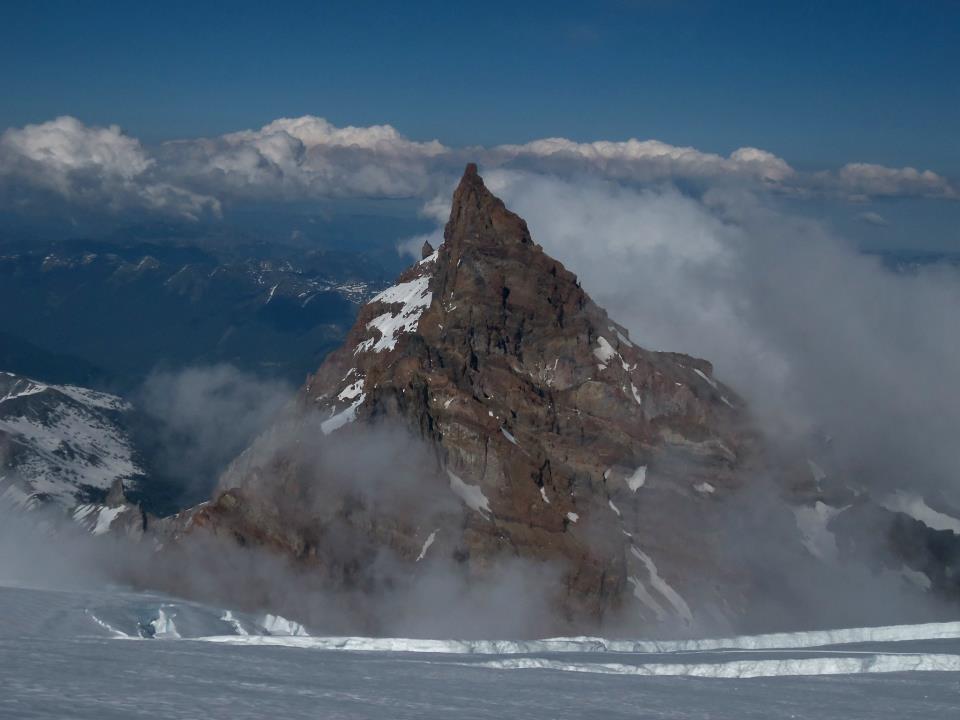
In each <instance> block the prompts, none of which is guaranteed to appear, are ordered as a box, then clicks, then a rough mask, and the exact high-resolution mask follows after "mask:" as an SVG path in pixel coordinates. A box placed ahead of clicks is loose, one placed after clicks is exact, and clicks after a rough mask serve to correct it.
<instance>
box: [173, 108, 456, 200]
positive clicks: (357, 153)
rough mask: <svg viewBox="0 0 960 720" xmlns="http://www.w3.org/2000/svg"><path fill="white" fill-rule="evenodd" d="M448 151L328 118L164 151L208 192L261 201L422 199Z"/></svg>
mask: <svg viewBox="0 0 960 720" xmlns="http://www.w3.org/2000/svg"><path fill="white" fill-rule="evenodd" d="M449 153H450V150H449V149H448V148H446V147H444V146H443V145H441V144H440V143H439V142H437V141H436V140H432V141H430V142H424V143H421V142H415V141H412V140H409V139H407V138H405V137H403V136H402V135H401V134H400V133H398V132H397V131H396V129H394V128H393V127H391V126H390V125H374V126H371V127H352V126H351V127H343V128H338V127H336V126H334V125H332V124H331V123H329V122H328V121H326V120H325V119H323V118H319V117H313V116H309V115H308V116H304V117H300V118H281V119H279V120H275V121H273V122H271V123H269V124H268V125H265V126H264V127H262V128H260V129H259V130H244V131H241V132H235V133H230V134H228V135H223V136H222V137H219V138H214V139H204V140H186V141H178V142H173V143H167V144H166V145H164V146H163V147H162V148H161V149H160V151H159V156H160V157H161V158H162V159H163V161H164V163H165V164H166V165H168V166H169V169H170V171H171V172H173V173H177V174H180V175H182V176H183V178H184V181H185V182H193V183H196V184H199V186H200V187H202V188H203V190H204V191H208V192H218V191H219V192H226V193H232V194H237V195H241V196H244V197H247V196H255V197H258V198H264V199H281V200H282V199H287V200H295V199H311V198H317V197H355V196H364V197H410V196H422V195H423V194H424V193H426V192H429V191H430V190H431V189H432V188H433V187H434V184H433V183H434V179H433V175H434V172H435V168H434V163H433V161H434V160H437V159H440V158H442V157H443V156H445V155H447V154H449Z"/></svg>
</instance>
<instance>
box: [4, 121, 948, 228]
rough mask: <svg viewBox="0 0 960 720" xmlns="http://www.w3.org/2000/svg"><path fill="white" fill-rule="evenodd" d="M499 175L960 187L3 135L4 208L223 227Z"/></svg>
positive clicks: (429, 145)
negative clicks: (294, 207) (273, 206)
mask: <svg viewBox="0 0 960 720" xmlns="http://www.w3.org/2000/svg"><path fill="white" fill-rule="evenodd" d="M467 159H470V160H477V161H479V162H480V163H481V164H483V165H485V166H486V167H488V168H495V167H499V168H503V169H515V170H526V171H531V172H541V173H554V174H562V175H566V176H570V175H574V174H577V175H587V176H591V177H597V178H602V179H608V180H616V181H618V182H621V183H625V184H631V185H637V186H640V185H644V184H650V183H674V184H679V185H690V186H692V187H695V188H697V189H698V191H700V192H702V191H705V190H706V189H707V188H708V187H711V186H714V185H716V184H718V183H719V184H723V185H732V186H736V187H743V188H747V189H751V190H754V191H757V190H763V191H768V192H773V193H782V194H785V195H789V196H793V197H799V198H803V197H827V198H831V199H839V200H842V201H848V202H862V201H868V200H870V199H873V198H890V197H924V198H938V199H947V200H955V199H957V198H958V191H957V188H956V186H955V185H954V184H953V183H951V181H950V180H949V179H947V178H945V177H943V176H941V175H938V174H937V173H934V172H932V171H930V170H918V169H915V168H911V167H905V168H890V167H884V166H881V165H875V164H870V163H863V162H854V163H848V164H846V165H844V166H843V167H841V168H839V169H838V170H823V171H817V172H801V171H798V170H796V169H794V168H793V167H791V166H790V165H789V164H788V163H787V162H786V160H784V159H783V158H780V157H777V156H776V155H774V154H773V153H770V152H768V151H765V150H762V149H759V148H753V147H744V148H740V149H738V150H735V151H734V152H732V153H730V154H729V155H727V156H722V155H718V154H715V153H710V152H705V151H702V150H699V149H697V148H693V147H679V146H675V145H670V144H668V143H665V142H661V141H658V140H637V139H629V140H626V141H623V142H611V141H596V142H587V143H580V142H575V141H572V140H569V139H565V138H545V139H540V140H535V141H532V142H528V143H525V144H519V145H509V144H508V145H500V146H495V147H488V148H484V147H473V148H452V147H448V146H446V145H444V144H442V143H441V142H439V141H438V140H431V141H428V142H419V141H415V140H411V139H409V138H407V137H405V136H403V135H402V134H401V133H400V132H398V131H397V130H396V129H395V128H393V127H392V126H390V125H372V126H368V127H352V126H348V127H337V126H335V125H333V124H332V123H330V122H328V121H327V120H325V119H324V118H320V117H315V116H310V115H307V116H303V117H299V118H281V119H278V120H274V121H273V122H271V123H268V124H267V125H264V126H263V127H262V128H260V129H256V130H242V131H239V132H234V133H229V134H225V135H221V136H218V137H213V138H194V139H183V140H176V141H171V142H166V143H162V144H160V145H158V146H154V147H147V146H145V145H143V144H142V143H141V142H140V141H139V140H137V139H136V138H134V137H131V136H130V135H127V134H125V133H124V132H123V131H122V130H121V129H120V128H118V127H117V126H114V125H111V126H109V127H92V126H87V125H84V124H83V123H82V122H80V121H79V120H77V119H76V118H72V117H66V116H65V117H60V118H56V119H55V120H51V121H49V122H44V123H39V124H34V125H26V126H24V127H22V128H10V129H8V130H6V131H5V132H4V133H3V134H2V135H0V209H3V210H8V211H29V210H30V209H37V208H49V204H50V201H51V199H53V200H56V201H59V202H62V203H64V204H65V205H66V207H67V208H68V209H69V208H81V209H86V210H90V211H97V212H103V213H107V214H121V213H124V212H140V213H143V212H147V213H155V214H158V215H164V216H175V217H182V218H188V219H197V218H201V217H217V216H219V214H220V213H221V209H222V208H223V207H224V206H228V205H230V204H242V203H248V202H251V201H255V202H279V203H282V202H295V201H296V202H300V201H310V200H318V199H324V198H354V197H364V198H410V197H413V198H422V199H425V198H429V197H433V196H434V195H436V194H437V193H438V192H440V191H443V190H445V189H446V188H447V187H448V186H449V185H450V183H451V182H452V180H453V179H454V178H455V177H456V176H457V174H458V173H459V172H460V170H461V169H462V167H463V163H464V162H465V161H466V160H467Z"/></svg>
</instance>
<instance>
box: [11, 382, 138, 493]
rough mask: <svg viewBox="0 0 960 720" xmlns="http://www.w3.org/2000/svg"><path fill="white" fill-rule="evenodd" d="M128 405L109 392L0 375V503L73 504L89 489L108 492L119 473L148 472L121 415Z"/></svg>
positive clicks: (126, 476)
mask: <svg viewBox="0 0 960 720" xmlns="http://www.w3.org/2000/svg"><path fill="white" fill-rule="evenodd" d="M128 409H129V405H128V404H127V403H126V402H124V401H123V400H122V399H121V398H119V397H117V396H115V395H110V394H108V393H102V392H98V391H95V390H90V389H88V388H82V387H76V386H72V385H54V384H48V383H43V382H39V381H37V380H32V379H30V378H25V377H20V376H17V375H14V374H12V373H0V438H2V439H3V440H4V442H5V445H6V448H7V453H6V455H5V457H4V464H3V466H2V467H0V496H2V499H3V501H4V502H5V503H7V504H12V505H16V506H18V507H21V508H23V509H30V508H32V507H35V506H37V505H38V503H39V502H40V500H42V501H43V502H54V503H56V504H59V505H61V506H64V507H66V508H70V509H73V508H74V507H75V506H76V504H77V498H78V494H79V493H80V491H81V490H83V489H85V488H86V489H90V488H93V489H98V490H106V489H108V488H109V487H110V486H111V485H112V484H113V483H114V481H116V480H118V479H119V480H122V481H124V482H125V483H127V485H128V487H129V486H130V485H134V484H135V483H136V480H137V478H138V477H140V476H141V475H142V474H143V471H142V470H141V469H140V467H139V466H138V465H137V463H136V460H135V458H134V451H133V446H132V443H131V441H130V438H129V437H128V436H127V433H126V431H125V430H124V428H123V427H122V425H121V424H120V421H119V417H118V413H121V412H124V411H126V410H128ZM38 499H39V500H38Z"/></svg>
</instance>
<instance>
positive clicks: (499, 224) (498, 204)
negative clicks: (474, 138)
mask: <svg viewBox="0 0 960 720" xmlns="http://www.w3.org/2000/svg"><path fill="white" fill-rule="evenodd" d="M443 236H444V239H445V241H446V242H448V243H451V246H452V245H462V244H482V245H501V244H503V243H507V242H510V243H515V242H520V243H521V244H532V242H533V241H532V240H531V239H530V231H529V230H528V229H527V224H526V223H525V222H524V221H523V218H521V217H520V216H519V215H516V214H515V213H512V212H510V211H509V210H507V208H506V206H505V205H504V204H503V201H502V200H500V198H498V197H496V196H495V195H494V194H493V193H491V192H490V191H489V190H488V189H487V186H486V185H485V184H484V182H483V178H482V177H480V174H479V173H478V172H477V165H476V163H468V164H467V167H466V169H465V170H464V172H463V177H462V178H461V179H460V184H459V185H458V186H457V189H456V191H454V193H453V203H452V205H451V207H450V220H449V221H448V222H447V226H446V228H445V229H444V233H443Z"/></svg>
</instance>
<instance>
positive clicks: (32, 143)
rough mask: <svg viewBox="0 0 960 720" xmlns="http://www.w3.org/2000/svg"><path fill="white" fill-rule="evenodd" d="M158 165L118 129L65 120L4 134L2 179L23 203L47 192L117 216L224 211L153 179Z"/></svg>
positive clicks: (214, 203) (211, 201)
mask: <svg viewBox="0 0 960 720" xmlns="http://www.w3.org/2000/svg"><path fill="white" fill-rule="evenodd" d="M155 164H156V163H155V160H153V159H152V158H151V157H150V156H149V155H148V153H147V152H146V150H145V149H144V148H143V147H142V146H141V144H140V142H139V141H138V140H136V139H135V138H131V137H129V136H127V135H124V134H123V132H122V131H121V130H120V128H119V127H117V126H116V125H111V126H109V127H89V126H87V125H84V124H83V123H81V122H80V121H79V120H77V119H76V118H72V117H66V116H65V117H59V118H57V119H55V120H51V121H49V122H45V123H40V124H37V125H26V126H24V127H22V128H12V129H8V130H6V131H5V132H4V133H3V134H2V135H0V179H3V180H5V181H7V183H9V184H10V185H11V186H12V187H14V188H16V189H17V190H19V191H20V192H19V193H18V195H19V197H17V198H16V200H17V201H19V202H20V203H21V204H22V203H24V202H26V203H29V202H30V201H31V196H30V194H29V191H32V190H41V191H45V192H48V193H52V194H53V195H55V196H59V197H61V198H62V199H64V200H67V201H68V202H72V203H76V204H78V205H84V206H90V207H98V208H101V209H107V210H110V211H113V212H116V211H120V210H124V209H128V208H136V209H144V210H160V211H163V212H169V213H171V214H175V215H184V216H187V217H195V216H196V215H197V214H199V213H200V212H203V211H204V210H211V211H213V212H219V203H218V202H217V201H216V200H214V199H213V198H210V197H203V196H200V195H197V194H196V193H192V192H190V191H188V190H185V189H183V188H178V187H174V186H172V185H170V184H168V183H163V182H155V181H153V180H151V179H150V171H151V169H152V168H153V167H154V166H155Z"/></svg>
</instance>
